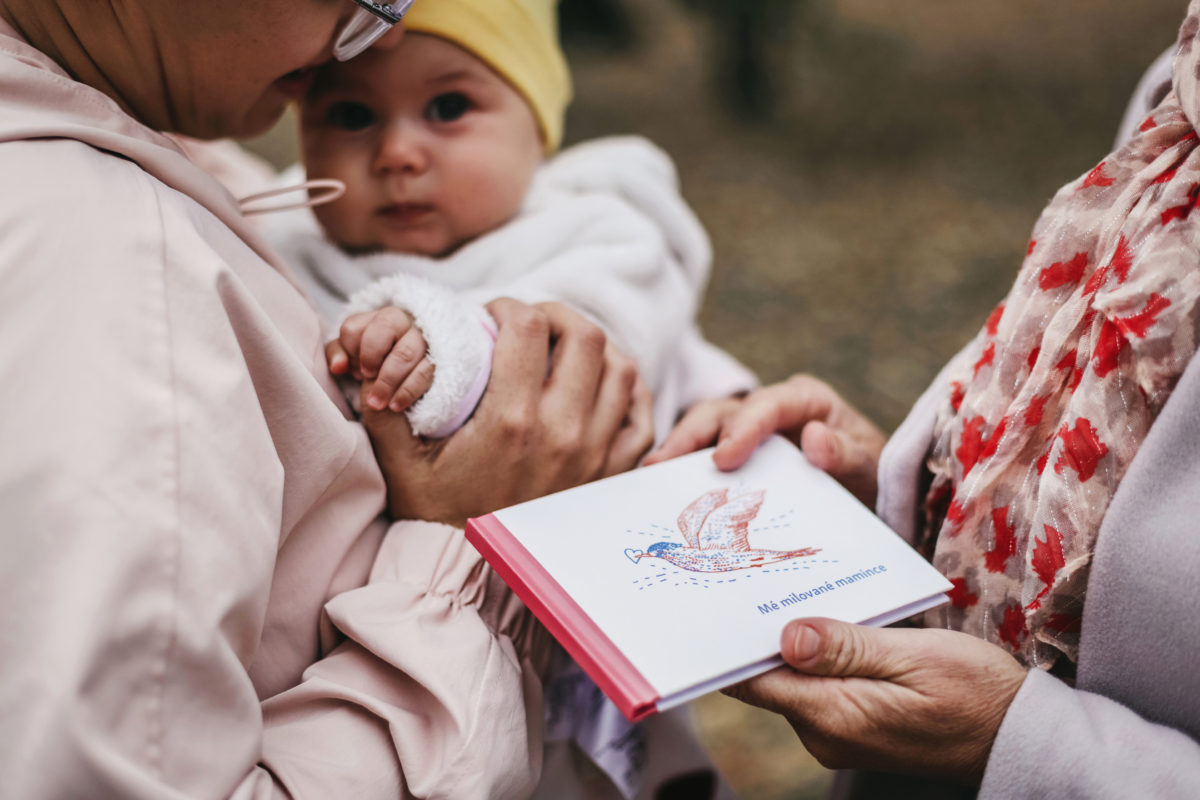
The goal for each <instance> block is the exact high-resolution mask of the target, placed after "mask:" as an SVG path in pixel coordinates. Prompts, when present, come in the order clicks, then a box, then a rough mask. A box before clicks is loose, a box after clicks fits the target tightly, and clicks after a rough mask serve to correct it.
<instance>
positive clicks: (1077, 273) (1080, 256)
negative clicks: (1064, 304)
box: [1038, 253, 1088, 291]
mask: <svg viewBox="0 0 1200 800" xmlns="http://www.w3.org/2000/svg"><path fill="white" fill-rule="evenodd" d="M1087 263H1088V256H1087V253H1076V254H1075V257H1074V258H1072V259H1071V260H1070V261H1056V262H1055V263H1053V264H1051V265H1050V266H1048V267H1046V268H1045V269H1043V270H1042V271H1041V273H1039V274H1038V286H1040V287H1041V288H1042V290H1043V291H1049V290H1051V289H1057V288H1059V287H1060V286H1068V285H1070V284H1074V283H1079V279H1080V278H1082V277H1083V272H1084V270H1086V269H1087Z"/></svg>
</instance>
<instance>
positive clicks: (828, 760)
mask: <svg viewBox="0 0 1200 800" xmlns="http://www.w3.org/2000/svg"><path fill="white" fill-rule="evenodd" d="M782 652H783V657H784V660H785V661H786V662H787V665H786V666H783V667H779V668H778V669H775V670H772V671H771V672H768V673H766V674H764V675H759V676H758V677H756V678H752V679H750V680H748V681H744V682H742V683H740V684H738V685H736V686H733V687H730V688H729V689H726V690H725V693H726V694H729V695H731V696H733V697H736V698H738V699H739V700H743V701H745V702H747V703H751V704H753V705H756V706H761V707H762V708H766V709H768V710H771V711H774V712H776V713H779V714H782V715H783V716H784V717H786V718H787V720H788V722H790V723H791V725H792V728H793V729H794V730H795V731H796V735H797V736H799V737H800V740H801V741H802V742H803V743H804V746H805V747H806V748H807V749H808V751H809V752H810V753H812V754H813V756H814V757H815V758H816V759H817V760H818V761H820V762H821V764H822V765H824V766H826V767H828V768H831V769H846V768H860V769H877V770H883V771H888V772H900V773H909V774H919V775H928V776H933V777H938V778H942V779H946V780H952V781H958V782H961V783H966V784H968V785H972V786H978V785H979V783H980V781H981V780H982V779H983V772H984V769H985V767H986V766H987V760H988V755H989V753H990V752H991V748H992V743H993V742H994V741H995V738H996V733H997V732H998V731H999V729H1000V723H1001V722H1002V721H1003V719H1004V715H1005V713H1006V712H1007V710H1008V707H1009V705H1010V704H1011V703H1012V700H1013V698H1014V697H1015V696H1016V694H1017V691H1018V690H1019V689H1020V688H1021V684H1022V682H1023V681H1024V679H1025V669H1024V668H1023V667H1021V666H1020V665H1019V664H1018V663H1017V662H1016V660H1015V659H1013V657H1012V656H1010V655H1009V654H1008V653H1006V652H1004V651H1003V650H1001V649H1000V648H999V647H996V646H995V645H992V644H988V643H987V642H985V641H983V640H982V639H976V638H975V637H973V636H969V635H967V634H965V633H957V632H953V631H946V630H923V629H914V628H866V627H863V626H860V625H850V624H848V623H844V622H837V621H835V620H829V619H807V620H795V621H793V622H790V623H788V625H787V626H786V627H785V629H784V632H783V637H782Z"/></svg>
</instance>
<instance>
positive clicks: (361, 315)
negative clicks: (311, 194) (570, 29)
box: [272, 0, 754, 437]
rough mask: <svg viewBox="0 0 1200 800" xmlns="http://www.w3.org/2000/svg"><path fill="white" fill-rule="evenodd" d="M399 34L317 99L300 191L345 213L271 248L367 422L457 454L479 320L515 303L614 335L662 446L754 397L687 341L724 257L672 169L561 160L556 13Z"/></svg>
mask: <svg viewBox="0 0 1200 800" xmlns="http://www.w3.org/2000/svg"><path fill="white" fill-rule="evenodd" d="M405 22H406V27H407V30H408V34H407V35H406V36H405V37H404V38H403V39H402V40H401V42H400V43H399V44H398V45H397V46H395V47H394V48H391V49H383V48H375V49H372V50H370V51H368V52H367V53H365V54H363V55H362V56H360V57H358V58H356V59H354V60H352V61H349V62H346V63H343V64H337V65H334V66H332V67H331V68H329V69H327V70H325V71H324V72H323V73H322V74H321V76H320V78H319V79H318V82H317V84H316V85H315V86H314V88H313V90H312V91H311V93H310V94H309V96H308V97H307V98H306V100H305V102H304V104H303V107H302V113H301V118H302V128H301V132H302V142H303V152H304V164H305V168H306V170H307V176H308V177H309V178H310V179H315V178H334V179H338V180H340V181H342V182H343V183H345V185H346V194H345V196H344V197H342V198H341V199H339V200H337V201H336V202H334V203H331V204H328V205H325V206H321V207H319V208H318V209H316V211H315V214H316V219H317V220H318V222H319V224H320V229H317V227H316V226H314V225H312V224H311V216H307V215H294V216H293V217H292V220H293V221H292V222H291V223H289V224H286V225H284V226H282V227H281V226H280V225H279V223H275V227H276V232H275V235H274V236H273V237H272V238H273V239H274V242H273V243H275V244H276V245H277V247H278V249H279V250H280V252H281V254H282V255H284V256H285V257H286V258H287V259H288V260H289V261H290V262H291V263H292V264H293V266H295V267H297V268H298V271H299V272H300V277H301V280H302V281H303V282H305V283H306V286H307V288H308V290H309V292H310V294H311V295H312V296H313V298H314V300H315V302H316V303H317V306H318V309H319V310H320V311H321V313H322V316H323V317H324V319H325V320H326V322H327V324H329V326H330V338H331V339H332V341H331V346H330V347H329V350H328V355H329V360H330V368H331V370H332V371H333V372H334V373H335V374H346V373H352V374H353V375H354V376H355V377H358V378H377V380H376V382H375V385H374V388H373V389H371V392H370V394H369V395H368V396H366V397H365V398H364V402H365V403H366V404H367V405H369V406H371V407H372V408H375V409H383V408H385V407H387V408H391V409H392V410H394V411H402V410H405V409H407V410H408V413H409V420H410V423H411V424H412V427H413V430H414V432H416V433H418V434H421V435H426V436H431V437H441V436H445V435H448V434H449V433H451V432H453V430H454V429H455V428H456V427H457V426H458V425H460V424H462V422H463V421H465V419H466V418H467V417H468V416H469V414H470V411H471V410H472V409H473V407H474V404H475V403H476V402H477V401H478V399H479V397H480V396H481V395H482V392H483V389H484V386H485V385H486V378H487V370H488V369H489V367H490V345H491V339H490V338H489V336H488V334H487V330H488V327H489V321H488V320H487V319H486V314H485V313H484V312H483V311H482V305H483V304H484V303H486V302H487V301H489V300H492V299H494V298H496V297H500V296H508V297H514V298H516V299H518V300H522V301H525V302H528V303H537V302H542V301H558V302H562V303H566V304H568V305H570V306H572V307H574V308H575V309H576V310H578V311H580V312H581V313H583V314H585V315H587V316H589V317H590V318H591V319H592V320H593V321H595V322H597V323H598V324H599V325H600V326H601V327H603V328H604V329H605V331H606V333H607V334H608V335H609V337H610V339H611V340H612V341H613V342H614V344H615V345H616V346H617V347H618V348H620V349H621V350H622V351H623V352H625V353H627V354H628V355H630V356H632V357H634V358H635V359H636V360H637V362H638V366H639V368H640V374H641V376H642V378H643V380H645V382H646V383H647V384H648V386H649V387H650V389H651V390H652V392H653V393H654V396H655V423H656V430H658V431H659V432H660V433H662V434H665V432H666V431H668V430H669V429H670V427H671V425H672V424H673V423H674V421H675V419H676V417H677V415H678V414H679V412H680V411H681V410H683V409H685V408H686V407H687V406H689V405H691V404H692V403H694V402H695V401H697V400H699V399H702V398H706V397H715V396H723V395H727V394H732V393H735V392H738V391H742V390H745V389H747V388H750V387H752V386H753V385H754V377H753V375H751V374H750V373H749V372H748V371H747V370H746V369H745V368H743V367H742V366H741V365H740V364H738V363H737V362H736V361H734V360H733V359H732V358H731V357H729V356H728V355H726V354H725V353H723V352H722V351H720V350H718V349H717V348H715V347H713V346H712V345H710V344H708V343H707V342H705V341H704V339H703V338H702V337H701V335H700V333H699V331H698V329H697V327H696V325H695V323H694V317H695V313H696V310H697V307H698V305H699V302H700V297H701V294H702V292H703V289H704V285H705V283H706V281H707V277H708V271H709V268H710V262H711V249H710V246H709V243H708V239H707V236H706V235H705V233H704V231H703V229H702V228H701V227H700V224H699V222H698V221H697V220H696V218H695V216H694V214H692V212H691V210H690V209H689V208H688V207H687V205H686V204H685V203H684V201H683V200H682V198H681V197H680V195H679V192H678V188H677V179H676V175H675V170H674V167H673V165H672V164H671V162H670V160H669V159H668V158H667V157H666V156H665V155H664V154H663V153H662V152H661V151H659V150H658V149H657V148H655V147H654V146H653V145H651V144H650V143H648V142H646V141H645V140H642V139H638V138H633V137H625V138H614V139H606V140H599V141H593V142H590V143H587V144H583V145H579V146H576V147H573V148H570V149H568V150H566V151H564V152H562V153H559V154H558V155H554V154H555V153H556V152H557V150H558V147H559V144H560V142H561V139H562V132H563V117H564V114H565V110H566V105H567V103H568V101H569V98H570V80H569V76H568V73H567V69H566V64H565V60H564V58H563V55H562V52H561V50H560V49H559V47H558V43H557V39H556V35H555V15H554V2H553V0H503V1H502V2H498V1H496V0H492V2H484V1H483V0H475V1H474V2H467V1H466V0H450V2H446V0H438V2H429V3H418V4H416V6H414V9H413V11H411V12H410V14H409V16H408V17H407V18H406V20H405ZM348 300H349V304H347V301H348ZM397 308H398V309H402V310H403V311H404V312H405V313H403V314H399V313H397V312H396V309H397ZM414 403H415V405H414ZM410 406H412V407H411V408H410Z"/></svg>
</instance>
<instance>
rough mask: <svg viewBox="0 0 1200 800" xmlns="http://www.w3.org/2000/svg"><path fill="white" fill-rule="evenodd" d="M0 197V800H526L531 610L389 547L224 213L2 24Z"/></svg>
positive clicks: (195, 174) (301, 329)
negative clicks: (513, 799)
mask: <svg viewBox="0 0 1200 800" xmlns="http://www.w3.org/2000/svg"><path fill="white" fill-rule="evenodd" d="M0 176H3V177H4V191H3V195H0V285H3V286H4V293H3V295H2V296H0V320H3V331H4V343H3V345H2V346H0V378H2V379H0V385H2V386H3V387H4V388H3V390H2V391H3V397H4V401H3V410H4V413H3V415H2V417H0V443H2V447H3V457H2V458H0V509H2V511H3V514H2V516H0V519H2V520H3V521H2V522H0V528H2V529H3V532H4V536H3V543H4V556H3V561H2V562H0V563H2V564H3V566H2V567H0V598H2V599H3V612H0V613H2V621H0V664H3V667H2V670H3V671H2V672H0V676H2V677H0V719H2V720H3V722H2V723H0V775H2V776H3V778H2V780H3V785H4V790H3V791H4V793H6V794H8V795H9V796H13V797H22V798H30V797H74V796H87V797H107V796H113V797H145V798H162V797H172V796H185V795H186V796H204V797H224V796H235V797H268V796H277V795H286V796H303V797H319V798H327V797H342V796H353V797H356V798H370V797H381V798H382V797H388V798H392V797H396V796H398V795H401V794H403V793H404V791H405V789H404V787H405V785H407V788H408V790H409V791H411V792H412V793H414V794H418V795H422V796H430V797H454V798H465V797H490V796H521V795H524V794H528V793H529V791H530V790H531V788H532V783H533V781H534V780H535V779H536V776H537V771H538V768H539V766H540V765H539V763H538V762H539V760H540V755H541V752H542V750H541V742H540V739H539V738H538V737H539V736H540V733H538V732H537V731H536V730H530V726H529V725H527V722H526V721H527V720H528V719H533V720H539V721H540V714H541V712H540V705H539V704H540V690H539V689H538V688H537V684H536V681H534V679H533V678H532V677H530V676H531V675H532V672H533V671H532V670H531V669H530V665H529V664H527V663H522V660H521V658H520V657H519V656H518V655H517V652H518V650H520V651H522V652H524V651H525V648H524V647H523V646H521V645H520V644H519V642H520V640H521V639H522V638H523V637H524V636H525V635H526V634H527V633H528V627H529V622H528V616H527V615H525V614H522V613H520V607H519V606H517V605H516V604H515V603H514V602H513V601H512V600H511V599H509V595H508V594H507V593H504V592H499V591H497V586H496V584H495V583H493V582H492V580H491V579H490V577H489V576H490V573H488V572H487V571H486V570H485V569H483V568H482V567H481V566H480V565H479V562H478V559H477V557H476V556H475V555H474V554H473V552H471V551H470V550H469V548H467V547H466V545H464V544H463V543H462V540H461V538H460V537H459V536H458V535H457V533H456V532H454V531H453V530H452V529H446V528H444V527H442V526H437V525H430V524H426V523H406V524H403V525H399V526H394V527H393V528H392V529H391V530H390V531H386V526H385V525H384V523H383V522H382V521H381V519H380V517H379V515H380V512H381V511H382V509H383V506H384V485H383V480H382V478H381V476H380V473H379V471H378V469H377V467H376V464H375V461H374V459H373V457H372V452H371V447H370V443H369V442H368V440H367V437H366V435H365V433H364V431H363V430H362V428H361V427H360V426H359V425H358V424H357V423H355V422H353V421H350V420H349V419H348V417H347V414H346V409H345V408H344V405H343V402H342V399H341V396H340V394H339V392H338V391H337V390H336V389H335V387H334V385H333V384H332V383H331V381H330V380H329V378H328V377H327V375H326V370H325V366H324V359H323V354H322V350H321V340H320V335H319V334H320V332H319V327H318V322H317V318H316V316H315V314H314V312H313V311H312V310H311V308H310V307H309V305H308V304H307V302H306V301H305V300H304V298H303V297H302V296H301V294H300V292H299V291H298V290H297V289H296V288H295V286H294V284H293V283H292V281H291V279H290V278H289V277H288V276H287V275H286V273H285V272H284V270H283V269H282V268H281V267H280V266H279V264H278V263H276V262H274V261H273V258H272V256H271V255H270V254H269V253H268V252H267V250H266V249H265V247H264V245H263V243H262V242H261V241H260V240H259V238H258V237H257V236H256V234H255V232H254V231H253V230H252V229H251V228H250V227H249V226H248V225H247V223H246V221H245V220H244V219H243V217H242V216H241V215H240V214H239V212H238V208H237V205H236V203H235V202H234V201H233V199H232V198H231V197H230V195H229V194H228V193H227V192H226V191H225V190H224V189H222V188H221V186H220V185H218V184H217V183H216V182H215V181H214V180H213V179H211V178H210V177H209V176H208V175H207V174H206V173H204V172H202V171H201V170H200V169H199V168H197V167H196V166H194V165H193V164H192V163H191V162H189V160H188V159H187V158H186V157H185V156H184V155H183V154H182V153H181V151H180V150H179V149H178V148H177V146H176V145H175V144H174V143H173V142H172V141H171V140H170V139H168V138H166V137H164V136H162V135H160V134H157V133H155V132H153V131H151V130H148V129H147V128H145V127H143V126H142V125H140V124H139V123H138V122H136V121H135V120H133V119H132V118H130V117H129V116H128V115H126V114H125V113H123V112H122V111H121V110H120V109H119V108H118V107H117V105H116V104H114V103H113V102H112V101H111V100H110V99H109V98H107V97H105V96H104V95H102V94H100V93H99V92H97V91H95V90H93V89H91V88H89V87H87V86H85V85H82V84H79V83H76V82H74V81H73V80H71V79H70V78H69V77H68V76H67V75H66V74H65V73H64V72H63V71H62V70H60V69H59V68H58V67H57V66H56V65H55V64H53V63H52V62H51V61H50V60H49V59H47V58H46V57H45V56H43V55H42V54H40V53H38V52H37V51H35V50H33V49H32V48H30V47H29V46H28V45H26V44H25V43H24V42H23V41H21V40H20V38H19V37H17V35H16V34H15V33H14V32H13V31H12V30H11V28H8V27H7V26H5V25H3V24H2V23H0ZM381 547H382V548H383V552H382V553H381V552H380V550H381ZM377 555H378V558H377ZM396 564H404V565H405V566H406V567H408V569H406V570H405V573H406V575H408V576H413V575H419V576H423V577H422V578H421V579H419V580H416V579H413V578H412V577H408V578H406V579H401V578H400V576H399V575H398V574H397V573H396V571H395V568H394V566H393V565H396ZM481 609H482V610H481ZM493 630H500V631H502V632H503V633H502V635H496V634H494V633H493V632H492V631H493ZM429 631H436V632H435V633H427V632H429ZM431 638H435V639H436V641H430V639H431ZM514 639H515V640H517V641H518V645H516V646H514ZM414 643H417V644H416V646H414ZM426 644H428V645H429V646H428V647H426V646H424V645H426ZM468 652H469V653H471V654H472V655H471V656H470V660H467V659H466V658H465V657H464V656H463V653H468ZM431 653H434V654H437V655H431ZM480 654H482V655H480ZM496 687H500V689H497V688H496ZM504 687H508V688H511V689H512V691H503V688H504ZM535 727H536V726H535ZM401 764H403V765H404V766H403V771H401V766H400V765H401Z"/></svg>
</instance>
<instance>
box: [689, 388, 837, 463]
mask: <svg viewBox="0 0 1200 800" xmlns="http://www.w3.org/2000/svg"><path fill="white" fill-rule="evenodd" d="M836 398H837V395H836V394H834V392H833V390H832V389H830V388H829V387H828V386H827V385H826V384H824V383H821V382H820V381H817V380H814V379H812V378H810V377H808V376H807V375H798V376H796V377H794V378H792V379H790V380H788V381H786V382H784V383H777V384H775V385H773V386H767V387H765V388H763V389H759V390H758V391H755V392H752V393H751V394H750V396H749V397H747V398H746V402H745V403H743V404H742V406H741V407H740V408H739V409H738V411H737V413H736V414H734V415H732V416H731V418H730V419H729V421H728V423H727V424H726V425H725V426H724V428H723V429H722V431H721V434H720V437H719V441H718V442H717V451H716V453H714V454H713V461H714V462H716V465H717V467H718V468H720V469H724V470H731V469H737V468H738V467H740V466H741V465H742V464H744V463H746V460H747V459H748V458H750V454H751V453H753V452H754V450H755V449H756V448H757V447H758V446H759V445H760V444H762V443H763V442H764V441H766V440H767V438H768V437H769V436H771V435H772V434H774V433H779V434H782V435H784V436H786V437H788V438H789V439H791V440H792V441H793V442H795V443H796V444H800V433H801V431H802V429H803V427H804V426H805V425H806V424H807V423H809V422H810V421H812V420H815V419H827V418H828V417H829V414H830V411H831V408H832V405H833V402H834V400H835V399H836Z"/></svg>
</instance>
